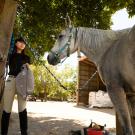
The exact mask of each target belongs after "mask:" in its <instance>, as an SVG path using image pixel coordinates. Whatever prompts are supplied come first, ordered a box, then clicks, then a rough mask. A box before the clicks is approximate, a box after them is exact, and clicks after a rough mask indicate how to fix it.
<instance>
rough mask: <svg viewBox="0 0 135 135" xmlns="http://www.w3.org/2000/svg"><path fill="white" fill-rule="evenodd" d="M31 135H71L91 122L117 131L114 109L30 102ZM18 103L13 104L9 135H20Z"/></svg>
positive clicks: (28, 107)
mask: <svg viewBox="0 0 135 135" xmlns="http://www.w3.org/2000/svg"><path fill="white" fill-rule="evenodd" d="M27 111H28V126H29V135H69V131H70V130H82V132H83V127H87V126H88V125H89V124H90V122H91V120H92V121H94V122H97V123H98V124H101V125H104V124H106V125H107V127H106V128H107V129H108V128H109V129H115V112H114V110H113V109H92V108H86V107H78V106H76V103H67V102H53V101H47V102H28V103H27ZM19 134H20V129H19V119H18V111H17V102H16V101H15V102H14V104H13V110H12V114H11V120H10V126H9V135H19Z"/></svg>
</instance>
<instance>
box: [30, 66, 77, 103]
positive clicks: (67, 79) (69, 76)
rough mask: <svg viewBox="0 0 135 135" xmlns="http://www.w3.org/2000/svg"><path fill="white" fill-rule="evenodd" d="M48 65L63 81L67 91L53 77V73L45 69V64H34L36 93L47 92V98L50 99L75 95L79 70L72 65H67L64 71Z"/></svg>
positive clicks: (65, 98) (64, 98) (62, 98)
mask: <svg viewBox="0 0 135 135" xmlns="http://www.w3.org/2000/svg"><path fill="white" fill-rule="evenodd" d="M46 65H47V67H48V68H49V69H50V70H51V72H52V73H53V74H55V76H56V77H57V78H58V79H59V80H60V81H61V83H62V84H63V85H64V86H65V87H67V89H68V90H67V91H66V90H64V89H63V88H62V87H60V85H59V84H58V82H57V81H56V80H55V79H54V78H53V77H52V75H51V74H50V73H49V72H48V71H47V70H46V69H45V67H44V66H43V65H36V66H32V67H31V68H32V70H33V73H34V77H35V89H34V94H35V95H39V93H44V92H45V93H46V94H47V98H48V99H50V100H61V101H63V100H67V99H68V98H70V97H72V96H73V95H75V90H76V85H77V84H76V81H77V72H76V70H75V69H72V68H71V67H70V66H66V67H65V68H64V69H63V70H62V71H60V72H58V69H57V67H56V68H54V67H52V66H50V65H48V64H46Z"/></svg>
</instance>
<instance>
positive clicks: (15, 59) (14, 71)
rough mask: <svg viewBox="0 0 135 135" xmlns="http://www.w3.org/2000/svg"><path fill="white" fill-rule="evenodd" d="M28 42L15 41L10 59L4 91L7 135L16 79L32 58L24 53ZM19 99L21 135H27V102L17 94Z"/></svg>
mask: <svg viewBox="0 0 135 135" xmlns="http://www.w3.org/2000/svg"><path fill="white" fill-rule="evenodd" d="M25 46H26V42H25V41H24V39H23V38H19V39H17V40H16V41H15V48H14V51H13V54H12V55H10V56H9V58H8V64H9V73H8V75H9V77H8V79H7V81H6V83H5V90H4V97H3V100H4V105H3V114H2V119H1V134H2V135H7V133H8V126H9V119H10V114H11V109H12V104H13V100H14V96H15V94H17V93H16V84H15V82H16V81H15V79H16V76H17V75H18V73H19V72H20V71H21V67H22V65H23V64H27V65H29V63H30V58H29V57H28V56H27V55H26V54H25V53H24V49H25ZM17 99H18V112H19V119H20V130H21V135H27V110H26V100H25V99H24V98H23V97H22V96H20V95H19V94H17Z"/></svg>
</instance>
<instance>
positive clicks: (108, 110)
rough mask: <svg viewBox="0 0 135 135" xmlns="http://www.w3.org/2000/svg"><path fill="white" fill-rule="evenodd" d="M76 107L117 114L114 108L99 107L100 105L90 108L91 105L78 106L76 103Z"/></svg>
mask: <svg viewBox="0 0 135 135" xmlns="http://www.w3.org/2000/svg"><path fill="white" fill-rule="evenodd" d="M74 107H76V108H81V109H84V110H91V111H98V112H103V113H107V114H110V115H113V116H114V115H115V111H114V109H113V108H98V107H95V108H89V107H85V106H77V105H75V106H74Z"/></svg>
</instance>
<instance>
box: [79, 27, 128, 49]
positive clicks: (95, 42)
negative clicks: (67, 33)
mask: <svg viewBox="0 0 135 135" xmlns="http://www.w3.org/2000/svg"><path fill="white" fill-rule="evenodd" d="M129 30H130V28H128V29H123V30H117V31H114V30H102V29H93V28H86V27H79V28H78V39H80V43H81V44H83V45H84V44H86V45H87V46H88V45H92V46H93V47H94V48H95V49H96V48H97V47H100V46H102V45H103V44H106V42H108V43H109V42H113V41H115V40H118V39H119V38H120V37H121V36H123V35H124V34H126V33H128V31H129ZM82 42H83V43H82Z"/></svg>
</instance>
